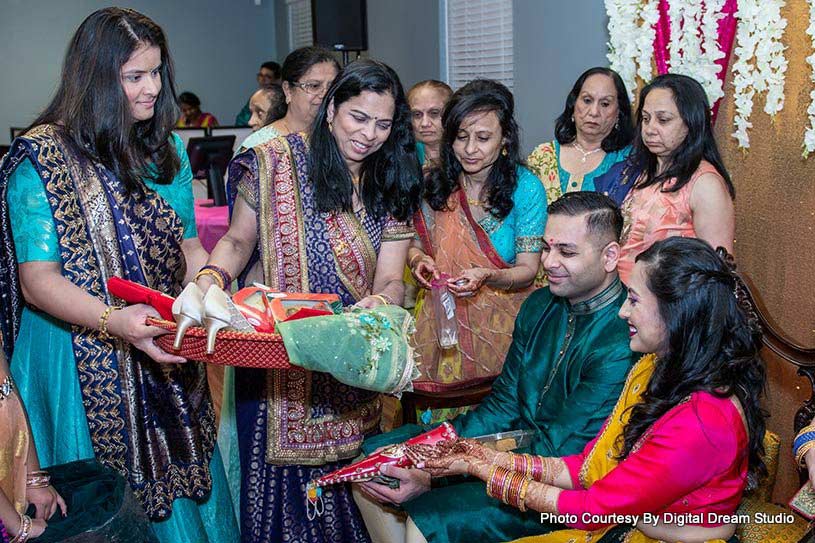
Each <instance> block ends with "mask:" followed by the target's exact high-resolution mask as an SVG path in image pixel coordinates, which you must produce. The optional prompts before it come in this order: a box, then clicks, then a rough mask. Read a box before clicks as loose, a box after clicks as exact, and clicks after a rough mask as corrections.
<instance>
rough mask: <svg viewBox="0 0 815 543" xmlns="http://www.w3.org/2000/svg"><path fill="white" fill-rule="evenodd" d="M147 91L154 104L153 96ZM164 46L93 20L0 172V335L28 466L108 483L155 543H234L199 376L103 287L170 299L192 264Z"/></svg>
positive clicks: (138, 28)
mask: <svg viewBox="0 0 815 543" xmlns="http://www.w3.org/2000/svg"><path fill="white" fill-rule="evenodd" d="M162 90H163V92H162ZM175 102H176V98H175V89H174V85H173V68H172V60H171V58H170V56H169V52H168V50H167V46H166V39H165V37H164V33H163V31H162V30H161V28H160V27H158V25H156V24H155V23H154V22H153V21H151V20H150V19H148V18H147V17H145V16H144V15H141V14H139V13H137V12H135V11H132V10H128V9H119V8H107V9H102V10H99V11H97V12H94V13H93V14H91V15H90V16H89V17H88V18H87V19H86V20H85V21H84V22H83V23H82V25H81V26H80V27H79V29H78V30H77V32H76V34H75V35H74V37H73V39H72V41H71V43H70V44H69V47H68V52H67V54H66V57H65V64H64V68H63V76H62V80H61V82H60V86H59V88H58V90H57V93H56V96H55V97H54V99H53V101H52V102H51V104H50V105H49V106H48V107H47V108H46V109H45V111H44V112H43V113H42V114H41V115H40V117H39V118H38V119H37V120H36V121H35V122H34V123H33V125H32V128H30V129H29V130H28V131H27V132H26V133H25V134H24V135H23V136H22V137H20V138H18V139H16V140H15V141H14V142H13V145H12V149H11V151H10V152H9V154H8V155H7V156H6V157H5V159H4V161H3V163H2V167H0V193H2V198H1V199H0V227H1V230H0V232H2V238H0V241H1V242H2V244H3V249H4V250H3V252H2V257H0V272H1V273H0V276H2V279H0V295H2V302H3V303H2V325H3V326H2V331H3V338H4V347H5V349H6V354H7V355H9V356H10V359H11V369H12V374H13V377H14V380H15V382H16V384H17V386H18V388H19V391H20V395H21V396H22V397H23V399H24V401H25V404H26V406H27V407H28V413H29V417H30V422H31V427H32V432H33V434H34V438H35V440H36V442H37V445H38V451H39V453H40V458H41V461H42V464H43V465H44V466H49V465H52V464H59V463H65V462H70V461H73V460H79V459H86V458H94V457H95V458H96V460H97V461H99V462H101V463H102V464H104V465H106V466H108V467H110V468H112V469H114V470H116V471H118V472H119V473H121V474H122V475H123V476H124V477H125V478H126V479H127V481H128V482H129V484H130V486H131V487H132V489H133V490H134V492H135V493H136V496H137V497H138V498H139V500H140V501H141V503H142V505H143V506H144V509H145V511H146V513H147V515H148V517H149V518H150V519H151V520H152V521H153V523H152V526H153V529H154V531H155V532H156V535H157V536H158V537H159V539H160V540H161V541H164V542H170V541H172V542H206V541H219V542H221V541H237V539H238V529H237V523H236V521H235V517H234V515H233V513H232V508H231V506H230V498H229V494H228V491H227V486H226V481H225V477H224V472H223V466H222V463H221V459H220V455H219V454H218V452H217V451H216V450H215V420H214V413H213V409H212V402H211V399H210V395H209V389H208V386H207V381H206V370H205V368H204V366H203V364H199V363H195V362H187V363H184V364H181V363H180V362H185V361H184V359H181V358H179V357H177V356H173V355H170V354H168V353H165V352H164V351H162V350H160V349H159V348H158V347H157V346H156V345H155V344H154V343H153V341H152V338H153V337H155V336H156V335H158V334H160V333H162V331H161V330H160V329H158V328H155V327H151V326H148V325H146V323H145V320H146V318H147V317H149V316H158V313H157V312H156V311H155V310H154V309H153V308H151V307H149V306H146V305H141V304H139V305H133V306H129V307H125V308H121V309H120V308H119V306H118V305H117V301H116V299H114V297H113V296H112V295H111V294H110V293H109V292H108V291H107V287H106V280H107V279H108V278H109V277H113V276H118V277H123V278H125V279H129V280H132V281H135V282H139V283H142V284H145V285H147V286H149V287H151V288H154V289H157V290H160V291H163V292H167V293H168V294H170V295H176V294H178V292H180V289H181V285H182V282H183V281H188V280H190V279H191V278H192V275H193V274H194V272H195V271H197V269H198V267H199V265H201V264H203V262H204V261H205V259H206V253H205V252H204V251H203V249H202V248H201V246H200V243H199V242H198V239H197V233H196V229H195V220H194V215H193V202H192V191H191V181H192V174H191V171H190V166H189V161H188V159H187V157H186V153H185V152H184V148H183V144H182V142H181V140H180V139H179V138H178V137H177V136H175V135H172V133H171V130H172V127H173V122H174V119H175V118H176V116H177V109H176V105H175Z"/></svg>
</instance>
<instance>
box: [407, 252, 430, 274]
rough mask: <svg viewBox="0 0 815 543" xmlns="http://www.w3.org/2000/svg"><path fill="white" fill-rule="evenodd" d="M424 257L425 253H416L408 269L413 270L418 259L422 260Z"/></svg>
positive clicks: (409, 261) (409, 262)
mask: <svg viewBox="0 0 815 543" xmlns="http://www.w3.org/2000/svg"><path fill="white" fill-rule="evenodd" d="M423 256H426V255H425V254H424V253H423V252H421V251H419V252H418V253H416V254H415V255H413V256H412V257H411V259H410V260H408V268H410V269H411V270H412V269H413V263H414V262H415V261H416V259H417V258H422V257H423Z"/></svg>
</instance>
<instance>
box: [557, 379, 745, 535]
mask: <svg viewBox="0 0 815 543" xmlns="http://www.w3.org/2000/svg"><path fill="white" fill-rule="evenodd" d="M728 405H729V406H730V409H729V410H728ZM734 413H735V420H734ZM736 421H739V424H734V422H736ZM740 426H741V428H740ZM739 432H740V433H741V438H740V433H739ZM746 454H747V450H746V438H745V437H744V428H743V425H742V424H740V417H739V415H738V412H737V411H736V408H735V406H733V404H732V403H731V402H730V400H726V399H720V398H715V397H713V396H710V395H708V394H705V393H701V394H699V393H697V394H694V395H693V396H692V398H691V400H690V401H688V402H686V403H684V404H681V405H679V406H677V407H675V408H674V409H673V410H671V411H669V412H668V413H667V414H666V415H664V416H663V417H662V418H660V419H659V420H658V421H657V422H656V423H655V424H654V425H653V427H652V428H651V430H650V431H649V433H648V434H647V437H646V439H645V440H644V442H643V443H642V446H641V447H640V448H639V449H638V450H637V451H636V452H633V453H631V454H630V455H629V456H628V458H627V459H625V460H624V461H622V462H620V463H619V464H618V465H617V467H615V468H614V469H613V470H611V471H610V472H609V473H608V474H607V475H606V476H605V477H603V478H602V479H600V480H599V481H597V482H595V483H594V484H593V485H592V486H591V487H590V488H589V489H588V490H564V491H563V492H561V494H560V498H559V499H558V512H559V513H561V514H571V515H576V516H577V518H578V519H579V520H578V523H576V524H574V525H573V526H574V527H575V528H578V529H583V530H593V529H597V528H601V527H603V526H607V525H608V524H594V523H591V522H585V520H586V516H585V515H584V513H590V514H591V515H609V514H618V515H635V514H642V513H645V512H651V513H659V512H661V511H662V510H663V509H665V508H666V507H668V506H669V505H671V504H673V503H674V502H676V501H678V500H680V499H682V498H683V497H684V496H686V495H688V494H689V493H691V492H693V491H694V490H696V489H699V488H700V487H703V486H705V485H706V484H708V483H709V482H710V481H711V480H712V479H714V478H716V477H718V476H721V475H723V474H725V473H726V472H729V471H732V468H733V465H734V463H742V462H743V459H744V456H745V455H746ZM570 462H572V461H571V460H570V461H569V462H567V465H569V464H570ZM578 469H579V468H578ZM570 472H571V468H570ZM572 473H573V472H572ZM735 473H736V474H737V475H739V470H735ZM740 476H741V479H742V480H741V481H738V480H734V481H732V483H733V486H734V488H735V489H736V493H737V494H738V495H739V496H740V494H741V492H740V490H738V489H737V488H738V485H741V487H740V488H741V489H743V484H744V482H743V476H744V474H743V473H741V474H740ZM573 477H574V475H573ZM576 486H577V485H576ZM710 499H711V500H714V499H715V497H714V496H710ZM711 503H715V502H711ZM736 503H737V502H736ZM734 509H735V506H734Z"/></svg>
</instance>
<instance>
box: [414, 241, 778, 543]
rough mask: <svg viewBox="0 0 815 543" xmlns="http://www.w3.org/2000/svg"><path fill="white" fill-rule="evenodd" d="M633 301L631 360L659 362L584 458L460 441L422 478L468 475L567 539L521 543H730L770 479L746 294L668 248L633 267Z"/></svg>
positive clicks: (632, 388) (684, 248)
mask: <svg viewBox="0 0 815 543" xmlns="http://www.w3.org/2000/svg"><path fill="white" fill-rule="evenodd" d="M628 292H629V294H628V300H627V301H626V303H625V304H624V305H623V307H622V308H621V309H620V317H622V318H624V319H625V320H626V321H628V325H629V329H630V335H631V349H632V350H633V351H638V352H644V353H646V352H650V353H654V354H649V355H646V356H644V357H643V358H642V359H641V360H640V361H639V362H638V363H637V364H636V365H635V366H634V368H633V369H632V370H631V373H630V374H629V377H628V380H627V382H626V384H625V386H624V388H623V392H622V395H621V396H620V399H619V401H618V403H617V405H616V406H615V408H614V410H613V411H612V414H611V416H610V417H609V418H608V419H607V420H606V423H605V426H604V427H603V428H602V430H601V431H600V433H599V434H598V435H597V437H596V438H595V439H594V440H592V441H590V442H589V443H588V444H587V445H586V448H585V449H584V451H583V452H582V453H580V454H576V455H572V456H566V457H563V458H543V457H540V456H532V455H528V454H525V455H522V454H513V453H496V452H494V451H490V450H489V449H486V448H485V447H483V446H481V445H479V444H477V443H475V442H471V441H465V442H463V443H462V444H461V445H460V446H461V447H462V449H463V450H465V451H466V453H464V454H452V455H446V456H444V457H442V458H439V459H434V460H428V461H427V462H426V465H425V466H422V465H420V466H419V467H423V468H425V469H430V470H432V471H433V472H434V475H450V474H462V473H468V474H470V475H475V476H476V477H478V478H480V479H482V480H484V481H486V482H487V494H488V495H489V496H492V497H496V498H498V499H501V500H502V501H504V502H505V503H508V504H510V505H513V506H515V507H518V508H519V509H520V510H521V511H525V510H526V509H527V508H530V509H533V510H535V511H540V512H541V521H542V523H543V521H548V522H550V523H556V524H561V525H562V524H565V525H566V526H561V527H562V528H564V529H560V530H556V531H554V532H550V533H548V534H546V535H540V536H534V537H530V538H524V539H522V540H519V543H520V542H521V541H523V542H524V543H567V542H571V543H577V542H588V541H591V542H595V543H596V542H602V543H611V542H615V543H619V542H623V541H625V542H628V543H655V542H656V541H657V540H659V541H668V542H676V541H684V542H685V543H690V542H701V541H722V540H728V541H737V540H736V539H735V537H734V535H733V534H734V531H735V525H734V514H735V512H736V508H737V507H738V505H739V502H740V501H741V497H742V493H743V492H744V490H745V489H746V488H747V487H750V486H755V484H756V483H757V482H758V480H759V479H760V477H761V475H762V474H763V473H766V469H765V467H764V463H763V462H762V460H761V456H762V454H763V445H762V440H763V437H764V416H765V414H764V412H763V411H762V409H761V406H760V401H761V394H762V391H763V388H764V383H765V370H764V366H763V363H762V362H761V360H760V358H759V357H758V350H759V348H760V347H761V332H760V329H759V328H758V326H757V324H756V323H757V318H756V316H755V313H754V312H753V310H752V308H751V307H750V305H749V303H748V302H747V296H746V290H745V289H744V286H743V285H742V283H741V281H740V279H739V278H738V277H737V276H736V274H735V273H734V272H733V271H732V268H731V267H730V266H729V265H728V264H726V263H725V262H724V261H723V260H722V259H720V258H719V256H717V254H716V252H714V251H713V249H711V248H710V246H709V245H707V243H705V242H704V241H701V240H698V239H687V238H681V237H671V238H668V239H666V240H662V241H658V242H656V243H655V244H654V245H653V246H652V247H651V248H649V249H647V250H646V251H645V252H643V253H642V254H640V255H639V256H638V257H637V259H636V264H635V265H634V270H633V272H632V274H631V276H630V282H629V289H628ZM542 526H543V524H542ZM542 531H543V530H542Z"/></svg>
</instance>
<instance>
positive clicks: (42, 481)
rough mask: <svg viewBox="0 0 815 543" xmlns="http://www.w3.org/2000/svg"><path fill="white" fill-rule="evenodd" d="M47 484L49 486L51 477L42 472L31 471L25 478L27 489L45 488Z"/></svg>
mask: <svg viewBox="0 0 815 543" xmlns="http://www.w3.org/2000/svg"><path fill="white" fill-rule="evenodd" d="M49 484H51V476H50V475H49V474H48V472H47V471H44V470H39V471H32V472H30V473H28V474H27V475H26V477H25V486H26V487H27V488H45V487H47V486H48V485H49Z"/></svg>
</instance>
